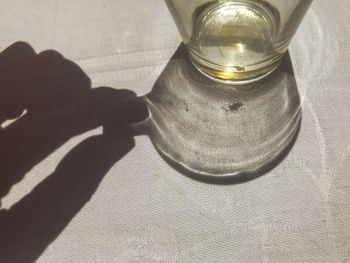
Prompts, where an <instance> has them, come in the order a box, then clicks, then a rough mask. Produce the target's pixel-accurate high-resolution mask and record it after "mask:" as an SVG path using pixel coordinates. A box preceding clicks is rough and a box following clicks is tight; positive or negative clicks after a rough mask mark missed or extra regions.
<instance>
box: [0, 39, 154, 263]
mask: <svg viewBox="0 0 350 263" xmlns="http://www.w3.org/2000/svg"><path fill="white" fill-rule="evenodd" d="M147 115H148V111H147V107H146V105H145V104H144V103H143V102H140V101H139V100H137V99H136V94H134V93H133V92H132V91H128V90H116V89H112V88H108V87H100V88H94V89H92V88H91V82H90V79H89V78H88V77H87V75H86V74H85V73H84V72H83V71H82V70H81V69H80V68H79V67H78V66H77V65H76V64H74V63H73V62H72V61H69V60H67V59H65V58H64V57H63V56H62V55H60V54H59V53H58V52H56V51H52V50H50V51H45V52H42V53H40V54H36V53H35V51H34V50H33V49H32V48H31V46H30V45H29V44H27V43H24V42H18V43H15V44H13V45H12V46H10V47H8V48H7V49H6V50H4V51H3V52H2V53H1V54H0V125H1V127H0V200H1V199H2V198H3V197H4V196H6V195H7V194H8V193H9V191H10V189H11V187H12V186H13V185H14V184H16V183H18V182H19V181H21V180H22V179H23V178H24V176H25V175H26V174H27V173H28V172H29V171H30V170H31V169H32V168H33V167H34V166H35V165H37V164H39V163H40V162H41V161H42V160H43V159H44V158H46V157H47V156H48V155H49V154H51V153H52V152H54V151H55V150H56V149H58V148H59V147H60V146H62V145H63V144H64V143H65V142H67V141H68V140H69V139H71V138H72V137H73V136H76V135H79V134H81V133H84V132H87V131H89V130H92V129H94V128H97V127H100V126H103V134H102V135H97V136H93V137H90V138H88V139H86V140H84V141H83V142H82V143H80V144H79V145H77V146H76V147H75V148H74V149H73V150H71V151H70V152H69V153H68V154H67V155H66V156H65V157H64V158H63V159H62V160H61V162H60V163H59V165H58V166H57V168H56V170H55V171H54V172H53V173H52V174H51V175H49V176H48V177H47V178H46V179H45V180H44V181H42V182H41V183H40V184H39V185H37V186H36V187H35V188H34V189H33V191H32V192H31V193H29V194H28V195H27V196H25V197H24V198H23V199H21V200H20V201H19V202H18V203H16V204H15V205H14V206H13V207H11V208H10V209H8V210H5V209H3V210H0V262H6V263H7V262H34V261H35V260H36V259H37V258H38V257H39V256H40V255H41V253H42V252H43V251H44V250H45V249H46V247H47V246H48V245H49V244H50V243H51V242H52V241H53V240H55V238H56V237H57V236H58V235H59V234H60V232H61V231H62V230H63V229H64V228H65V227H66V226H67V225H68V223H69V222H70V221H71V219H72V218H73V217H74V216H75V215H76V214H77V213H78V212H79V211H80V209H81V208H82V207H83V206H84V205H85V204H86V203H87V202H88V201H89V199H90V198H91V196H92V195H93V193H94V192H95V191H96V189H97V187H98V185H99V183H100V182H101V180H102V179H103V177H104V175H105V174H106V173H107V171H108V170H109V169H110V168H111V166H112V165H114V164H115V163H116V162H117V161H118V160H120V159H121V158H122V157H123V156H124V155H125V154H127V153H128V152H129V151H130V150H131V149H132V148H133V146H134V139H133V135H132V133H131V131H130V130H129V128H127V126H128V124H130V123H133V122H139V121H142V120H143V119H144V118H146V117H147ZM9 120H10V122H9ZM0 204H1V203H0Z"/></svg>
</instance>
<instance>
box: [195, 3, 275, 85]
mask: <svg viewBox="0 0 350 263" xmlns="http://www.w3.org/2000/svg"><path fill="white" fill-rule="evenodd" d="M276 24H277V23H276V21H275V18H274V17H273V15H272V13H271V12H270V11H269V9H268V8H264V7H263V6H262V5H258V4H256V3H254V2H252V1H229V2H219V3H217V2H215V3H214V4H211V5H209V6H208V7H207V8H205V9H204V11H203V12H201V13H200V14H198V16H197V17H196V18H195V30H194V37H193V38H192V40H191V43H190V45H189V46H190V50H192V51H193V53H194V55H193V54H192V55H193V56H194V59H195V60H196V61H197V62H199V64H201V66H202V70H203V71H205V72H206V73H208V74H210V75H217V76H218V77H220V78H224V79H225V78H227V79H229V78H239V77H240V75H244V74H249V73H246V72H251V71H256V70H259V69H261V68H263V67H266V66H267V65H268V64H269V63H271V61H273V60H274V58H275V57H276V53H275V52H274V45H273V44H274V40H275V37H276V32H277V29H276V28H277V25H276ZM269 60H270V61H269ZM259 73H261V72H256V74H259ZM243 77H244V76H243ZM248 77H249V76H248Z"/></svg>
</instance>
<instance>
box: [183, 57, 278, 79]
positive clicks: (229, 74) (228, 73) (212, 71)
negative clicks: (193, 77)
mask: <svg viewBox="0 0 350 263" xmlns="http://www.w3.org/2000/svg"><path fill="white" fill-rule="evenodd" d="M190 57H191V61H192V64H193V65H194V66H195V67H196V69H198V70H199V72H201V73H202V74H203V75H205V76H206V77H207V78H209V79H211V80H214V81H216V82H219V83H223V84H231V85H244V84H249V83H253V82H256V81H258V80H261V79H263V78H265V77H266V76H268V75H270V74H271V73H272V72H273V71H274V70H275V69H276V68H277V67H278V65H279V64H280V57H279V58H278V60H277V61H276V62H273V63H272V64H270V65H268V66H266V67H264V68H260V69H256V70H252V71H244V72H243V71H237V68H236V67H234V68H228V67H225V68H224V69H223V68H219V67H217V65H213V64H212V65H211V66H208V63H206V64H201V63H200V61H201V59H199V58H196V56H195V55H190ZM281 57H283V55H282V56H281Z"/></svg>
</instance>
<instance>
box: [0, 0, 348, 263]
mask: <svg viewBox="0 0 350 263" xmlns="http://www.w3.org/2000/svg"><path fill="white" fill-rule="evenodd" d="M0 3H1V11H0V12H1V15H0V20H1V23H0V28H1V38H0V49H1V51H4V50H5V49H6V48H8V47H9V46H10V45H12V44H13V43H15V42H17V41H23V42H26V43H27V44H28V45H30V46H31V47H32V48H33V49H34V50H35V52H36V53H37V54H38V53H40V52H42V51H44V50H48V49H49V50H56V51H57V52H59V53H60V54H62V55H63V56H64V57H65V58H66V59H69V60H71V61H73V62H74V63H76V64H77V65H79V67H80V68H81V69H82V71H83V72H85V74H86V75H87V76H88V77H89V78H90V80H91V87H93V88H96V87H102V86H104V87H111V88H113V89H126V90H131V91H134V92H135V93H136V94H137V95H138V96H141V95H144V94H147V93H148V92H149V91H150V90H151V89H152V87H153V85H154V83H155V82H156V80H157V78H158V77H159V75H160V74H161V73H162V71H163V69H164V67H165V66H166V64H167V62H168V61H169V59H170V58H171V56H172V55H173V53H174V52H175V51H176V49H177V48H178V47H179V45H180V43H181V40H180V37H179V35H178V33H177V30H176V28H175V25H174V23H173V21H172V19H171V17H170V15H169V13H168V11H167V9H166V6H165V4H164V3H163V1H160V0H148V1H147V4H145V3H143V2H142V3H141V2H140V1H137V0H119V1H109V0H100V1H98V2H96V1H92V0H85V1H67V0H55V1H54V0H47V1H34V0H25V1H17V0H15V1H7V0H2V1H1V2H0ZM349 8H350V2H349V1H348V0H337V1H336V3H335V2H334V1H331V0H322V1H314V3H313V5H312V7H311V9H310V11H309V12H308V14H307V16H306V17H305V20H304V21H303V24H302V26H301V28H300V30H299V31H298V33H297V35H296V36H295V38H294V40H293V42H292V45H291V47H290V55H291V59H292V62H293V67H294V71H295V78H296V81H297V84H298V90H299V93H300V97H301V101H302V109H303V110H302V124H301V128H300V132H299V135H298V138H297V140H296V142H295V144H294V146H293V148H292V150H291V151H290V152H289V154H288V155H287V156H286V158H285V159H284V160H283V161H282V162H281V163H280V164H279V165H278V166H277V167H275V168H274V169H272V170H271V171H269V172H268V173H266V174H265V175H263V176H261V177H259V178H257V179H255V180H252V181H249V182H246V183H243V184H236V185H212V184H206V183H203V182H199V181H196V180H193V179H190V178H188V177H186V176H184V175H182V174H181V173H179V172H178V171H176V170H174V169H173V168H172V167H171V166H169V165H168V164H167V163H166V162H165V161H164V160H163V159H162V158H161V157H160V156H159V154H158V153H157V151H156V150H155V148H154V146H153V145H152V143H151V141H150V139H149V138H148V137H147V136H137V137H135V142H134V143H135V145H134V146H133V147H132V149H129V148H131V145H130V147H129V148H128V149H129V150H128V152H127V154H126V152H125V153H120V155H118V153H116V155H117V156H113V157H111V158H112V159H111V160H109V159H108V158H110V156H109V155H108V154H106V151H107V152H108V151H113V149H111V148H113V147H122V146H119V145H123V142H119V141H118V142H115V141H113V137H112V138H109V139H107V141H106V139H105V138H104V139H102V143H101V141H98V140H99V139H100V137H99V136H100V134H101V133H102V128H101V127H98V126H97V127H95V126H93V129H92V130H90V131H86V130H84V131H83V132H82V133H74V134H72V136H70V137H68V138H66V137H65V138H63V139H62V140H58V141H59V143H57V145H54V146H52V147H51V148H50V150H47V152H46V154H45V155H42V156H41V157H40V158H39V159H37V160H35V161H32V162H31V165H28V167H27V171H25V176H24V178H23V179H22V180H19V182H17V183H16V184H14V185H13V187H12V188H11V190H10V192H9V193H8V194H7V195H6V196H5V197H4V198H3V199H2V209H3V211H2V212H1V213H0V222H1V220H2V219H1V217H3V218H5V219H4V220H5V222H10V223H9V229H12V228H13V229H22V230H23V231H26V232H25V233H27V235H26V234H25V233H24V232H20V231H17V232H18V233H19V234H18V233H17V232H16V231H15V232H16V233H17V234H18V235H19V236H18V237H20V236H21V235H23V239H22V238H17V237H16V233H14V234H13V235H11V234H10V235H9V237H8V240H7V243H6V242H2V241H3V240H2V241H0V242H2V243H1V244H2V248H1V247H0V250H1V249H6V250H7V251H10V252H9V254H11V253H12V252H13V254H16V256H15V257H12V259H13V260H15V261H16V260H17V262H22V261H21V260H23V259H25V258H27V259H28V258H29V259H31V260H37V262H278V263H282V262H283V263H285V262H318V263H321V262H324V263H329V262H350V226H349V222H350V202H349V200H350V177H349V176H350V133H349V132H348V130H349V128H350V119H349V117H350V103H349V99H350V93H349V81H350V78H349V72H348V69H349V67H350V64H349V59H348V54H349V52H350V45H349V43H350V31H349V30H350V29H349V27H348V24H349V18H350V17H349V16H350V13H349V12H346V11H345V10H348V9H349ZM23 45H24V46H25V45H26V44H23ZM348 51H349V52H348ZM0 59H1V58H0ZM0 68H1V71H2V72H1V74H3V72H4V67H0ZM11 69H12V70H15V69H16V68H11ZM0 78H1V76H0ZM18 78H19V79H20V78H21V77H20V75H18ZM55 80H57V79H54V78H53V80H52V81H55ZM2 88H3V87H2V86H0V93H2V90H1V89H2ZM0 96H2V95H1V94H0ZM13 103H16V100H13ZM0 107H1V105H0ZM57 111H64V109H57ZM64 116H66V115H64ZM88 116H89V113H86V115H83V116H82V117H81V119H76V120H75V122H84V118H89V117H88ZM25 118H26V117H24V120H23V122H24V121H25ZM65 118H70V115H67V116H66V117H65ZM21 121H22V119H19V120H18V121H17V124H16V122H14V123H13V124H9V123H8V122H7V123H3V125H2V126H3V133H6V131H7V129H10V128H11V127H14V126H13V125H20V122H21ZM48 125H50V124H48ZM19 127H22V128H21V129H22V134H23V130H25V131H26V132H27V133H26V136H27V137H26V136H24V137H19V138H17V139H16V138H15V139H14V140H13V141H12V142H15V143H14V144H12V145H11V144H9V143H7V144H6V142H4V141H3V140H0V147H1V148H3V149H4V145H5V147H7V148H8V149H7V155H8V156H10V157H11V156H16V157H18V156H20V154H19V155H18V154H17V153H18V151H24V152H25V150H26V149H24V150H23V149H22V148H25V147H34V148H35V147H41V146H42V144H43V143H42V142H45V141H46V142H50V141H51V142H52V141H54V142H56V141H55V140H56V139H55V138H54V137H53V136H56V135H57V136H59V132H58V133H54V132H53V133H52V132H50V129H46V130H48V133H45V132H46V130H45V131H43V132H42V133H40V134H39V135H35V136H34V135H33V134H31V132H33V133H34V132H35V131H36V130H35V128H33V129H27V128H26V126H25V124H22V126H19ZM36 133H37V131H36ZM55 134H56V135H55ZM1 136H2V133H1V130H0V139H1ZM26 138H27V139H28V140H31V144H30V143H27V144H24V146H23V144H21V142H22V141H21V139H24V140H25V139H26ZM33 138H34V139H33ZM108 140H109V141H108ZM127 140H128V138H126V139H125V141H127ZM16 142H18V143H16ZM125 144H126V143H125ZM101 145H102V146H101ZM29 149H30V148H29ZM27 150H28V149H27ZM5 152H6V151H5ZM27 153H28V151H27ZM68 153H69V154H68ZM79 154H80V155H79ZM29 155H30V154H29ZM81 155H83V157H81ZM111 155H113V154H111ZM0 156H5V155H1V154H0ZM121 156H122V158H120V157H121ZM18 158H19V157H18ZM21 158H24V159H25V160H23V159H18V160H17V161H16V164H15V166H16V167H21V166H22V165H23V163H26V160H27V159H28V158H29V159H30V157H28V156H24V157H23V156H22V157H21ZM113 158H115V159H113ZM117 159H120V160H118V161H117ZM9 160H10V158H9ZM69 162H73V164H72V163H71V164H69V165H68V166H67V165H66V166H65V164H66V163H69ZM1 163H4V162H3V161H1ZM2 165H3V164H2ZM84 165H86V167H89V168H86V169H83V168H82V166H84ZM67 167H68V168H67ZM96 167H100V168H101V169H100V170H99V168H96ZM87 169H89V170H87ZM19 170H20V169H19ZM61 170H62V171H63V172H61V174H62V178H63V179H62V178H61V179H59V178H58V177H59V176H58V174H59V172H60V171H61ZM95 170H98V171H99V172H100V173H102V174H99V175H98V176H99V177H98V176H96V178H97V177H98V180H97V179H96V182H95V186H94V187H95V188H94V189H89V190H87V192H86V196H84V195H80V194H79V191H80V190H79V189H80V188H79V187H81V188H84V186H86V185H88V184H89V182H90V181H91V180H92V179H91V177H90V176H91V174H94V171H95ZM1 171H5V172H6V169H5V170H0V172H1ZM9 171H12V170H9ZM81 173H86V176H85V177H84V176H81ZM90 173H91V174H90ZM77 174H80V179H79V180H81V181H80V182H78V183H77V182H75V181H74V180H75V179H76V177H77V176H75V175H77ZM68 175H71V176H72V178H70V177H68ZM64 177H66V180H65V179H64ZM50 180H51V181H50ZM55 180H56V181H55ZM55 182H56V183H57V184H58V186H57V187H58V189H59V190H57V188H56V189H55V188H53V189H55V190H52V189H51V188H48V187H49V186H50V183H51V184H53V183H55ZM75 184H76V185H79V187H76V186H75ZM71 185H73V186H71ZM70 187H71V188H70ZM74 187H76V188H74ZM87 188H88V187H87ZM48 189H50V190H48ZM67 189H68V190H67ZM66 190H67V191H68V192H67V193H66V192H65V191H66ZM74 191H77V192H76V195H74ZM89 191H90V192H89ZM37 193H39V194H37ZM89 193H90V194H89ZM81 196H83V197H81ZM84 197H86V200H85V199H84V200H81V199H83V198H84ZM60 200H61V202H60ZM62 200H65V202H66V203H64V204H62ZM51 202H52V203H51ZM39 204H40V205H39ZM66 210H67V211H68V210H69V211H70V212H71V213H70V214H67V216H66V217H64V216H63V214H64V215H66V214H65V212H64V211H66ZM11 211H13V212H12V213H11ZM37 213H38V214H39V215H40V217H39V216H37V217H35V216H34V214H37ZM62 213H63V214H62ZM9 215H10V216H9ZM11 216H12V217H11ZM6 218H7V219H6ZM8 218H10V219H8ZM52 218H58V219H57V220H54V219H52ZM6 220H8V221H6ZM15 224H16V225H15ZM6 227H7V225H6ZM6 227H4V225H3V227H2V228H0V229H2V231H4V230H3V229H4V228H6ZM11 227H12V228H11ZM22 230H21V231H22ZM51 230H52V231H51ZM11 231H12V230H11ZM11 231H8V232H9V233H11ZM45 231H46V232H50V231H51V233H50V234H46V232H45ZM0 239H1V238H0ZM22 241H23V245H22V244H21V242H22ZM11 242H12V243H11ZM4 244H6V245H5V247H4V246H3V245H4ZM11 250H14V251H12V252H11ZM8 262H10V261H8Z"/></svg>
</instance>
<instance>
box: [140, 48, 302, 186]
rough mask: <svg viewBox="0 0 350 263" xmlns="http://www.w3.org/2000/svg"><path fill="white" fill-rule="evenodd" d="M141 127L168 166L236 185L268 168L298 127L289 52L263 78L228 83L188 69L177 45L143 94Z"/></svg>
mask: <svg viewBox="0 0 350 263" xmlns="http://www.w3.org/2000/svg"><path fill="white" fill-rule="evenodd" d="M146 101H147V104H148V107H149V110H150V116H151V117H150V118H149V119H148V121H147V122H146V123H144V125H143V129H145V130H144V133H146V134H148V135H149V136H150V138H151V140H152V142H153V144H154V145H155V147H156V149H157V150H158V152H159V153H160V154H161V156H162V157H163V158H164V159H165V160H166V161H167V162H168V163H169V164H170V165H172V166H173V167H174V168H175V169H177V170H179V171H180V172H182V173H183V174H185V175H188V176H190V177H192V178H194V179H197V180H200V181H204V182H207V183H215V184H227V183H242V182H245V181H248V180H251V179H254V178H256V177H258V176H260V175H262V174H264V173H266V172H267V171H268V170H270V169H272V168H273V167H275V166H276V165H277V164H278V163H279V162H280V161H281V160H283V158H284V157H285V156H286V154H287V153H288V152H289V150H290V149H291V147H292V145H293V144H294V141H295V139H296V138H297V134H298V131H299V127H300V123H301V105H300V96H299V93H298V90H297V85H296V81H295V77H294V73H293V69H292V65H291V61H290V57H289V54H286V55H285V57H284V58H283V61H282V63H281V65H280V66H279V67H278V69H277V70H276V71H275V72H274V73H272V74H271V75H270V76H268V77H266V78H265V79H263V80H261V81H259V82H256V83H253V84H247V85H241V86H237V85H236V86H229V85H225V84H219V83H217V82H214V81H211V80H209V79H207V78H206V77H204V76H203V75H202V74H201V73H199V72H198V71H197V70H196V69H195V68H194V67H193V65H192V64H191V62H190V61H189V59H188V55H187V53H186V50H185V48H184V45H181V46H180V47H179V48H178V50H177V51H176V53H175V54H174V56H173V57H172V59H171V60H170V62H169V63H168V64H167V66H166V68H165V69H164V71H163V72H162V74H161V76H160V77H159V79H158V80H157V82H156V84H155V85H154V87H153V89H152V91H151V92H150V93H149V94H148V95H147V96H146Z"/></svg>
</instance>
